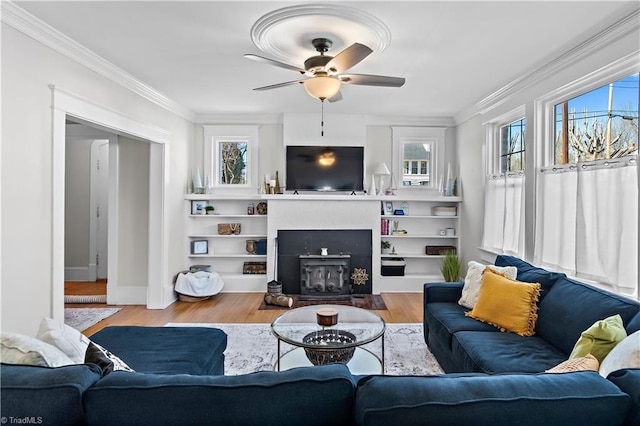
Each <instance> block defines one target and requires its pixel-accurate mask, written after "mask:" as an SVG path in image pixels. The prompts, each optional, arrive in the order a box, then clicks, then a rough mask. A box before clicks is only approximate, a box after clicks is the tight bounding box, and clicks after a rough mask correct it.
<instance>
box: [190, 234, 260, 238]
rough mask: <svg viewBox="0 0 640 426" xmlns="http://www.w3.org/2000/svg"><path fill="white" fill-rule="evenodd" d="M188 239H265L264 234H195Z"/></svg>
mask: <svg viewBox="0 0 640 426" xmlns="http://www.w3.org/2000/svg"><path fill="white" fill-rule="evenodd" d="M188 237H189V238H239V239H255V238H267V236H266V234H263V235H254V234H238V235H219V234H197V235H188Z"/></svg>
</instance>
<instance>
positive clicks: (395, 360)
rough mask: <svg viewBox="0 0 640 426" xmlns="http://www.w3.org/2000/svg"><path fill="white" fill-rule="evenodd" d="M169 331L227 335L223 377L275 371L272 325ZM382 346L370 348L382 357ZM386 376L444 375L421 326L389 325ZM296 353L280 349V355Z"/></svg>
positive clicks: (171, 324)
mask: <svg viewBox="0 0 640 426" xmlns="http://www.w3.org/2000/svg"><path fill="white" fill-rule="evenodd" d="M165 326H166V327H215V328H219V329H221V330H223V331H224V332H225V333H227V350H226V351H225V353H224V355H225V361H224V374H225V375H227V376H231V375H237V374H246V373H252V372H255V371H273V366H274V364H275V362H276V353H277V346H276V338H275V337H274V336H273V334H271V328H270V325H269V324H226V323H225V324H221V323H215V324H214V323H168V324H166V325H165ZM380 345H381V342H380V340H377V341H375V342H373V343H370V344H369V345H367V346H366V347H367V349H369V350H370V351H372V352H373V353H376V354H380V350H381V346H380ZM384 345H385V374H389V375H395V376H399V375H431V374H442V373H443V371H442V368H441V367H440V365H439V364H438V361H436V359H435V357H434V356H433V354H431V352H429V349H428V348H427V345H426V343H425V342H424V335H423V333H422V324H387V330H386V332H385V335H384ZM291 349H293V347H292V346H289V345H287V344H284V343H283V344H282V345H281V351H282V352H287V351H289V350H291Z"/></svg>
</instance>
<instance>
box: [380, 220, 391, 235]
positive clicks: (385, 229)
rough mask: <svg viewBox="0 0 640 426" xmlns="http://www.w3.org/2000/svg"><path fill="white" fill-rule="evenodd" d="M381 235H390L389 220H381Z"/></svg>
mask: <svg viewBox="0 0 640 426" xmlns="http://www.w3.org/2000/svg"><path fill="white" fill-rule="evenodd" d="M380 235H389V219H381V220H380Z"/></svg>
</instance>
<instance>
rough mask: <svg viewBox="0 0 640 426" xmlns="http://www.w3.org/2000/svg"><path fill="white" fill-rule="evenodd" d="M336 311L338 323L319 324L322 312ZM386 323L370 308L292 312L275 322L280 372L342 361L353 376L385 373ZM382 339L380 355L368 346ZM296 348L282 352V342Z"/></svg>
mask: <svg viewBox="0 0 640 426" xmlns="http://www.w3.org/2000/svg"><path fill="white" fill-rule="evenodd" d="M326 310H334V312H337V315H338V318H337V323H336V324H335V325H331V326H322V325H319V324H318V317H317V313H318V311H322V312H325V311H326ZM385 330H386V325H385V322H384V320H383V319H382V318H380V316H379V315H376V314H375V313H373V312H371V311H367V310H366V309H360V308H354V307H352V306H341V305H314V306H305V307H302V308H296V309H292V310H290V311H288V312H285V313H284V314H282V315H280V316H279V317H278V318H276V319H275V320H274V321H273V322H272V323H271V332H272V333H273V335H274V336H275V337H276V339H277V340H278V353H277V359H276V363H275V366H274V369H275V370H276V371H280V370H288V369H290V368H294V367H303V366H311V365H322V364H328V363H336V362H340V363H343V364H346V365H347V367H349V370H350V371H351V373H352V374H384V332H385ZM378 339H380V340H381V342H380V343H381V349H380V355H376V354H374V353H373V352H372V351H371V350H370V349H367V348H365V347H364V345H367V344H369V343H372V342H374V341H376V340H378ZM282 342H284V343H287V344H289V345H292V346H294V348H293V349H291V350H289V351H287V352H285V353H282V351H281V343H282Z"/></svg>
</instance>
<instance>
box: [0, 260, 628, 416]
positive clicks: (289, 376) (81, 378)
mask: <svg viewBox="0 0 640 426" xmlns="http://www.w3.org/2000/svg"><path fill="white" fill-rule="evenodd" d="M500 261H505V262H506V261H512V262H515V261H516V260H514V259H507V258H503V259H502V260H500ZM529 267H530V269H527V266H526V265H525V264H519V271H522V274H525V273H527V272H528V273H530V274H533V275H535V274H538V275H536V276H537V277H538V280H537V281H538V282H541V281H544V279H545V277H546V278H547V279H548V282H545V285H544V287H545V292H544V297H543V300H542V302H541V304H540V311H541V312H540V316H541V318H540V319H542V316H543V314H544V315H547V314H549V315H552V314H553V315H556V317H555V318H556V320H555V321H553V320H551V319H549V321H544V320H543V321H542V323H541V327H542V328H541V330H544V332H542V331H540V335H537V336H534V338H526V339H532V340H531V342H539V345H540V346H539V347H537V348H536V347H535V346H534V345H533V343H529V342H527V343H525V342H523V341H521V340H520V339H513V338H510V337H505V336H508V334H507V333H500V332H497V331H495V330H493V329H490V328H487V327H490V326H487V325H486V324H482V323H479V322H477V321H475V320H472V319H471V318H467V317H464V313H463V312H464V310H463V309H460V308H459V306H458V305H457V303H456V302H457V298H459V297H460V289H461V285H459V284H427V285H426V286H425V296H424V297H425V339H426V340H427V342H428V343H429V345H430V346H431V349H432V351H433V352H434V354H436V357H437V358H438V360H439V361H440V363H441V364H442V366H443V367H444V368H445V370H447V371H454V372H456V373H451V374H444V375H439V376H422V377H419V376H384V375H371V376H353V375H352V374H351V373H350V372H349V369H348V368H347V367H346V366H344V365H341V364H333V365H325V366H319V367H303V368H297V369H292V370H288V371H283V372H274V371H268V372H258V373H252V374H245V375H239V376H224V375H223V374H224V371H223V368H224V367H223V366H224V350H225V348H226V343H227V340H226V335H225V334H224V333H223V332H222V331H221V330H217V329H213V328H198V327H177V328H171V327H129V326H121V327H107V328H105V329H103V330H101V331H100V332H98V333H96V334H94V335H93V336H91V339H92V340H93V341H95V342H96V343H98V344H100V345H102V346H104V347H106V348H107V349H109V350H111V351H112V352H114V353H115V354H117V355H118V356H120V357H121V358H122V359H123V360H125V361H126V362H127V363H128V364H129V365H130V366H131V367H132V368H133V369H134V370H136V372H134V373H131V372H123V371H114V372H111V373H109V374H108V375H106V376H103V374H102V371H101V369H100V368H99V367H98V366H96V365H93V364H81V365H72V366H65V367H58V368H46V367H33V366H25V365H9V364H1V365H0V382H1V383H0V385H1V390H0V397H1V405H0V414H1V416H2V417H4V418H6V419H8V421H7V423H9V422H13V423H29V422H31V423H38V424H51V425H118V426H120V425H129V424H131V425H175V424H180V425H201V424H213V425H225V426H227V425H252V426H253V425H274V426H276V425H277V426H281V425H305V426H309V425H311V426H313V425H318V426H320V425H373V426H378V425H379V426H386V425H389V426H390V425H394V426H395V425H398V424H402V425H403V426H404V425H437V426H446V425H466V424H474V425H481V426H482V425H486V426H489V425H491V426H496V425H498V426H500V425H504V426H511V425H514V424H518V425H521V426H534V425H558V426H560V425H562V426H567V425H580V426H582V425H590V426H600V425H601V426H616V425H624V426H632V425H633V426H637V425H640V369H626V370H618V371H614V372H613V373H611V374H610V375H609V377H608V380H607V379H605V378H603V377H601V376H600V375H599V374H598V373H596V372H577V373H561V374H547V373H540V372H541V371H544V369H546V368H548V367H551V366H553V365H555V364H557V363H559V362H560V361H563V360H564V359H566V357H567V351H570V350H571V348H570V347H569V343H568V341H569V340H570V339H574V336H573V334H574V333H576V332H577V333H578V335H579V334H580V333H579V331H578V330H580V331H581V330H582V329H584V328H586V327H588V326H589V325H590V324H591V322H592V319H591V317H592V316H594V315H595V316H601V315H608V314H609V313H611V312H613V310H615V311H616V313H621V314H622V315H623V318H624V320H625V324H626V325H627V329H628V331H632V330H635V329H637V328H640V318H639V317H638V312H639V306H638V304H634V303H633V302H628V301H625V300H623V299H620V298H617V297H615V296H612V295H609V294H606V293H603V292H600V291H596V290H594V289H591V288H590V287H587V286H584V285H582V284H579V283H574V282H568V284H571V285H573V286H577V289H576V288H575V287H567V288H564V284H560V283H559V282H557V281H558V280H562V281H563V282H564V280H565V279H566V277H564V276H562V275H558V274H555V275H553V277H555V278H554V279H551V278H550V275H549V273H546V275H545V272H543V270H538V269H536V268H533V267H531V265H529ZM533 275H532V276H533ZM523 276H524V275H523ZM594 291H595V292H594ZM592 292H594V293H592ZM556 297H558V298H559V299H556ZM576 298H584V300H585V303H588V304H589V306H585V307H581V308H577V307H576V306H577V305H579V300H580V299H576ZM601 298H603V299H601ZM562 301H564V302H562ZM600 302H601V303H603V306H601V307H599V308H597V307H595V306H591V305H593V304H596V303H600ZM543 305H544V309H545V310H544V311H543ZM560 305H565V306H569V307H573V308H571V309H569V308H566V309H561V307H560ZM634 312H635V313H634ZM598 319H600V318H598ZM470 321H473V322H470ZM554 322H555V324H554ZM475 323H478V324H475ZM479 324H480V325H479ZM554 325H555V327H551V326H554ZM545 327H546V328H545ZM549 328H552V329H549ZM536 331H537V333H538V330H536ZM459 333H463V334H461V335H459ZM465 333H481V334H483V335H484V336H486V339H488V342H490V343H489V344H487V343H485V342H484V341H483V339H475V338H473V337H472V336H470V335H467V334H465ZM498 336H501V337H498ZM458 337H460V338H459V339H458ZM516 337H519V336H516ZM502 339H504V340H502ZM510 339H511V340H510ZM575 339H577V337H575ZM552 342H553V343H552ZM472 343H473V344H476V346H473V345H472ZM509 348H512V350H510V349H509ZM463 349H464V350H465V353H464V355H462V354H461V353H460V352H459V351H461V350H463ZM545 351H547V352H546V353H547V354H548V358H549V359H545V357H544V356H543V354H544V353H545ZM520 356H521V357H522V358H518V357H520ZM490 373H491V374H490ZM496 373H497V374H496ZM16 419H17V420H16Z"/></svg>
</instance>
